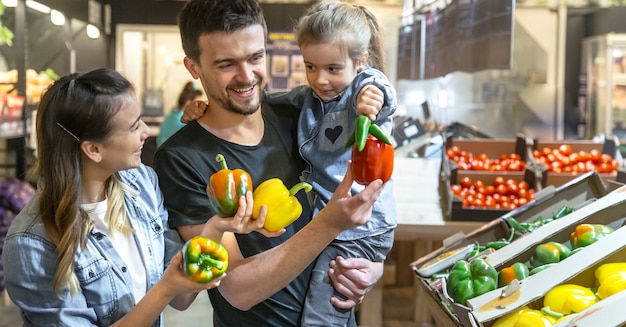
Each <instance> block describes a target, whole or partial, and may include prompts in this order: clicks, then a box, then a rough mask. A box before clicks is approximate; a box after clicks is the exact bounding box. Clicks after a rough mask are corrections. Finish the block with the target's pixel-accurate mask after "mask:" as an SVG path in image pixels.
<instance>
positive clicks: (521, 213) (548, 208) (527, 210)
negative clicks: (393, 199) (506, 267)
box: [410, 172, 606, 324]
mask: <svg viewBox="0 0 626 327" xmlns="http://www.w3.org/2000/svg"><path fill="white" fill-rule="evenodd" d="M605 195H606V190H605V189H604V187H603V185H602V181H601V179H600V177H599V176H598V174H597V173H595V172H590V173H587V174H584V175H582V176H579V177H578V178H576V179H574V180H571V181H570V182H568V183H567V184H565V185H561V186H560V187H558V188H555V187H547V188H545V189H543V190H542V191H541V192H539V193H537V197H536V198H535V200H534V201H533V202H530V203H528V204H527V205H526V206H524V207H520V208H518V209H516V210H513V211H511V212H509V213H508V214H506V215H504V216H502V217H499V218H496V219H494V220H492V221H490V222H488V223H486V224H485V225H483V226H481V227H480V228H478V229H476V230H474V231H473V232H471V233H469V234H467V235H463V234H455V235H452V236H451V237H449V238H448V239H446V240H444V246H442V247H441V248H439V249H437V250H435V251H433V252H431V253H429V254H428V255H426V256H424V257H421V258H419V259H417V260H416V261H414V262H412V263H411V264H410V266H411V268H412V269H413V271H414V272H415V274H416V276H417V278H418V284H419V285H420V287H422V288H423V289H424V290H425V291H426V293H428V294H429V295H430V296H431V297H432V298H433V299H434V301H435V302H436V303H439V309H440V310H441V311H443V312H445V313H446V314H447V315H448V316H449V317H450V319H451V320H452V321H454V322H456V323H459V324H460V322H459V321H458V317H457V316H456V314H455V312H453V311H451V305H450V304H449V303H448V300H447V299H446V298H445V297H444V295H443V293H442V289H441V281H432V280H431V279H430V278H429V276H423V275H421V274H420V273H419V272H420V270H421V269H422V268H423V266H424V265H425V264H427V263H428V262H432V261H434V260H436V259H437V258H438V257H442V256H445V254H446V253H449V252H451V251H456V250H459V249H463V248H465V247H467V246H470V245H472V244H476V243H477V244H482V245H484V244H487V243H488V242H492V241H497V240H500V239H506V238H509V237H510V236H511V232H512V229H511V226H509V225H508V223H507V218H508V217H514V218H515V219H517V220H518V221H519V222H524V223H532V222H533V221H535V220H536V219H538V218H539V217H552V216H553V215H555V214H556V213H558V212H559V211H560V210H561V209H562V208H564V207H565V206H571V207H572V208H574V210H575V211H577V210H580V209H581V208H582V207H584V206H586V205H588V204H590V203H592V202H594V201H596V200H597V199H599V198H602V197H603V196H605ZM543 227H545V226H543ZM543 227H541V228H543ZM514 236H515V237H519V235H514ZM444 269H445V268H444Z"/></svg>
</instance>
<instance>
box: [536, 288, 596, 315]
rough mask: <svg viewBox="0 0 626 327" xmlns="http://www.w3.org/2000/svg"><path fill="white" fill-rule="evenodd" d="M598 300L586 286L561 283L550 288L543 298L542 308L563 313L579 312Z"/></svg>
mask: <svg viewBox="0 0 626 327" xmlns="http://www.w3.org/2000/svg"><path fill="white" fill-rule="evenodd" d="M597 301H598V299H597V297H596V295H595V294H594V293H593V292H592V291H591V290H590V289H589V288H587V287H583V286H580V285H575V284H562V285H558V286H555V287H554V288H552V289H551V290H550V291H548V293H546V295H545V296H544V298H543V306H544V309H546V310H548V311H551V312H556V313H560V314H564V315H569V314H572V313H577V312H581V311H583V310H585V309H587V308H588V307H590V306H592V305H594V304H595V303H596V302H597Z"/></svg>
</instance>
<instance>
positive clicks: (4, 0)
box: [2, 0, 17, 7]
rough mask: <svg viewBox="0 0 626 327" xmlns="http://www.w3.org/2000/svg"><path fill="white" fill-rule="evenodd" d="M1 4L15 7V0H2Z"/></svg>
mask: <svg viewBox="0 0 626 327" xmlns="http://www.w3.org/2000/svg"><path fill="white" fill-rule="evenodd" d="M2 4H4V5H5V6H7V7H17V0H2Z"/></svg>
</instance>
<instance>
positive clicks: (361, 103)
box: [185, 84, 385, 120]
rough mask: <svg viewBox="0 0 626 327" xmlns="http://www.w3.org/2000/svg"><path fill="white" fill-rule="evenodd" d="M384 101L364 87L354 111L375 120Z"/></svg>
mask: <svg viewBox="0 0 626 327" xmlns="http://www.w3.org/2000/svg"><path fill="white" fill-rule="evenodd" d="M384 100H385V95H384V94H383V91H381V90H380V89H379V88H377V87H376V86H374V85H371V84H370V85H366V86H364V87H363V88H362V89H361V92H359V95H358V96H357V98H356V111H357V112H358V113H360V114H361V115H365V116H367V117H369V119H370V120H376V115H377V114H378V112H379V111H380V109H381V108H382V107H383V104H384ZM185 111H186V110H185Z"/></svg>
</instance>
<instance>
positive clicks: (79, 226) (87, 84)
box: [29, 68, 134, 295]
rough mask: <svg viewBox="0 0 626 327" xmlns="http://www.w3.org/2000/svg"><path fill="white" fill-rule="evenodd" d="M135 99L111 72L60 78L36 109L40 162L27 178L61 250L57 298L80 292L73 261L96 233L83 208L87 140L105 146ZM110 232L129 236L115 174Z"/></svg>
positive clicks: (109, 188) (110, 182)
mask: <svg viewBox="0 0 626 327" xmlns="http://www.w3.org/2000/svg"><path fill="white" fill-rule="evenodd" d="M133 96H134V90H133V87H132V85H131V83H130V82H129V81H128V80H127V79H126V78H124V77H123V76H122V75H120V74H119V73H117V72H116V71H114V70H112V69H108V68H102V69H96V70H92V71H88V72H85V73H80V74H78V73H75V74H71V75H68V76H65V77H62V78H61V79H59V80H58V81H56V82H55V83H54V84H52V85H51V86H50V87H49V88H48V89H47V90H46V91H45V92H44V94H43V96H42V98H41V102H40V103H39V106H38V108H37V119H36V132H37V152H38V154H37V160H36V162H35V164H34V166H33V168H32V169H31V171H29V178H30V179H31V180H32V181H34V182H36V183H37V187H38V189H39V213H40V217H41V220H42V221H43V224H44V226H45V228H46V231H47V232H48V234H49V235H50V237H51V239H52V240H53V242H54V243H55V244H56V246H57V258H58V268H57V271H56V272H55V274H54V282H53V288H54V291H55V292H56V293H57V294H60V292H61V290H63V289H66V288H67V289H68V290H69V291H70V293H71V294H72V295H74V294H76V293H77V292H78V290H79V285H78V280H77V278H76V275H75V274H74V259H75V256H76V253H77V251H78V249H79V248H81V249H85V247H86V239H87V235H88V234H89V232H90V231H91V229H92V227H93V226H92V223H91V222H90V220H89V218H88V213H87V212H85V211H84V210H82V209H81V202H82V197H81V195H82V180H81V176H82V174H81V172H82V166H83V162H82V155H81V154H82V151H81V148H80V144H81V143H82V142H83V141H92V142H103V143H106V142H107V140H108V138H109V137H110V135H111V134H112V132H113V128H114V126H113V124H112V121H113V116H114V115H115V114H117V112H118V111H119V110H120V109H121V108H122V107H123V106H124V105H125V103H126V102H127V101H128V99H130V98H131V97H133ZM106 192H107V198H108V208H107V212H106V214H105V219H106V220H107V221H108V223H109V228H110V229H111V230H119V231H122V232H124V233H128V232H131V228H130V224H129V222H128V218H127V215H126V209H125V205H124V194H123V193H124V191H123V185H122V183H121V181H120V180H119V178H118V177H117V176H116V175H113V176H111V177H110V178H109V179H108V181H107V182H106Z"/></svg>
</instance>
